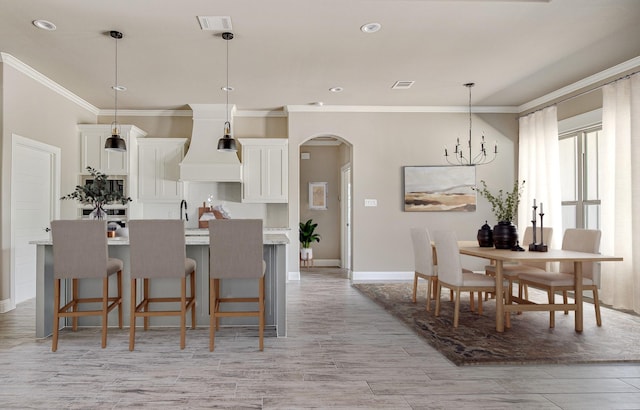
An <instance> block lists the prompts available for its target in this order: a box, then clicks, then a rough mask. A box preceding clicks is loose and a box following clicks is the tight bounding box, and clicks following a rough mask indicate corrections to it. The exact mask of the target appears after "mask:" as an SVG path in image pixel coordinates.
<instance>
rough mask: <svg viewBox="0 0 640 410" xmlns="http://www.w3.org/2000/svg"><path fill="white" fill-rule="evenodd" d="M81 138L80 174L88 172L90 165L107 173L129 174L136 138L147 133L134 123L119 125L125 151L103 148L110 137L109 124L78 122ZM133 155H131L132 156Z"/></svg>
mask: <svg viewBox="0 0 640 410" xmlns="http://www.w3.org/2000/svg"><path fill="white" fill-rule="evenodd" d="M78 129H79V130H80V138H81V144H80V146H81V150H82V153H81V161H80V165H81V169H80V173H81V174H88V172H87V167H92V168H95V169H97V170H98V171H100V172H102V173H104V174H107V175H129V173H130V171H131V167H132V161H133V160H134V158H133V157H135V145H136V143H137V139H138V138H140V137H144V136H145V135H147V133H146V132H144V131H142V130H141V129H140V128H138V127H136V126H134V125H121V126H120V136H121V137H122V139H124V140H125V142H126V144H127V150H126V151H125V152H113V151H107V150H105V149H104V143H105V141H106V140H107V138H109V137H111V125H110V124H80V125H78ZM132 156H133V157H132Z"/></svg>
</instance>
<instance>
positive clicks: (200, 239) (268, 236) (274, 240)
mask: <svg viewBox="0 0 640 410" xmlns="http://www.w3.org/2000/svg"><path fill="white" fill-rule="evenodd" d="M267 229H268V228H267ZM203 231H207V232H208V230H206V229H203ZM265 231H267V230H265ZM185 242H186V244H187V246H188V245H209V235H208V234H207V235H186V236H185ZM29 243H30V244H33V245H52V244H53V242H52V241H51V239H42V240H38V241H30V242H29ZM107 243H108V244H109V245H129V238H128V237H122V236H121V237H115V238H109V239H108V240H107ZM263 244H265V245H288V244H289V238H288V237H287V235H285V234H282V233H266V232H265V234H264V235H263Z"/></svg>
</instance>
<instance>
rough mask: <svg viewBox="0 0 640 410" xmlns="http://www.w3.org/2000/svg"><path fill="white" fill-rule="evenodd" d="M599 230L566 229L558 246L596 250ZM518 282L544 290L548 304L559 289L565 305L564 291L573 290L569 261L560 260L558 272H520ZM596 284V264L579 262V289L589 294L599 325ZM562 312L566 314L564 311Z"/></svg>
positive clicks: (551, 322)
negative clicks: (580, 265) (580, 277)
mask: <svg viewBox="0 0 640 410" xmlns="http://www.w3.org/2000/svg"><path fill="white" fill-rule="evenodd" d="M600 237H601V232H600V231H599V230H596V229H567V230H565V231H564V237H563V238H562V249H564V250H568V251H577V252H588V253H600ZM520 285H524V286H532V287H534V288H537V289H542V290H546V291H547V296H548V299H549V303H550V304H553V303H555V294H556V292H562V298H563V301H564V303H565V304H567V298H568V295H567V292H569V291H572V290H574V289H575V276H574V265H573V262H560V269H559V272H527V273H522V274H521V275H520ZM599 285H600V264H598V263H597V262H592V263H583V264H582V288H583V290H590V291H591V292H592V293H593V305H594V308H595V311H596V323H597V325H598V326H602V319H601V317H600V301H599V300H598V286H599ZM564 313H565V315H566V314H569V312H568V311H566V310H565V312H564ZM549 327H555V312H554V311H553V310H552V311H550V312H549Z"/></svg>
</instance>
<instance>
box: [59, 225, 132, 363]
mask: <svg viewBox="0 0 640 410" xmlns="http://www.w3.org/2000/svg"><path fill="white" fill-rule="evenodd" d="M51 237H52V240H53V279H54V284H53V291H54V296H53V303H54V305H53V307H54V308H53V340H52V343H51V351H52V352H55V351H56V350H58V333H59V327H60V318H67V317H70V318H72V330H73V331H74V332H75V331H76V330H77V329H78V318H79V317H83V316H101V317H102V348H103V349H104V348H105V347H106V346H107V326H108V315H109V312H111V311H112V310H113V309H116V308H118V327H119V328H120V329H122V265H123V264H122V261H121V260H120V259H116V258H109V250H108V246H107V222H106V221H87V220H68V221H62V220H59V221H52V222H51ZM113 274H116V286H117V295H116V296H111V297H110V296H109V277H110V276H111V275H113ZM67 279H71V300H69V301H68V302H67V303H65V305H64V306H62V307H60V287H61V284H62V281H63V280H67ZM79 279H83V280H85V279H86V280H89V279H102V296H101V297H80V296H79V291H78V286H79ZM89 303H93V304H95V303H99V304H100V309H93V310H79V307H80V305H81V304H89Z"/></svg>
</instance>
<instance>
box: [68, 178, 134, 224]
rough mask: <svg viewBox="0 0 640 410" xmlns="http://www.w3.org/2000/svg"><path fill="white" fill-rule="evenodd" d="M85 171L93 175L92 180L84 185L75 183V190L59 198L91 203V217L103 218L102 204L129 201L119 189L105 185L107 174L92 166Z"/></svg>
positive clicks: (123, 203) (104, 214)
mask: <svg viewBox="0 0 640 410" xmlns="http://www.w3.org/2000/svg"><path fill="white" fill-rule="evenodd" d="M87 171H89V173H90V174H91V176H92V177H93V181H92V182H91V183H88V184H86V185H76V189H75V191H73V192H72V193H70V194H67V195H65V196H63V197H62V198H60V199H75V200H77V201H78V202H80V203H83V204H87V205H91V206H92V207H93V211H92V212H91V218H93V219H104V217H105V216H106V212H105V210H104V205H106V204H110V203H113V202H120V203H121V204H122V205H125V204H126V203H127V202H130V201H131V198H130V197H128V196H124V195H123V194H122V193H120V192H119V191H113V190H111V189H109V187H108V185H107V180H108V179H109V176H108V175H105V174H103V173H102V172H100V171H98V170H96V169H95V168H92V167H87Z"/></svg>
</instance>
